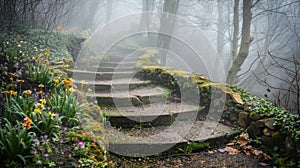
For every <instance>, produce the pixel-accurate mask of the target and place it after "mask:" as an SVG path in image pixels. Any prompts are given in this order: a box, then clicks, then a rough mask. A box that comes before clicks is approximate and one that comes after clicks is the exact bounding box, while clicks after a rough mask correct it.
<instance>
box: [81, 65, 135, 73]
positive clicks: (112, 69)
mask: <svg viewBox="0 0 300 168" xmlns="http://www.w3.org/2000/svg"><path fill="white" fill-rule="evenodd" d="M85 69H86V70H87V71H95V70H97V72H128V71H134V70H135V69H134V68H133V67H102V66H101V67H100V66H99V67H98V66H91V67H86V68H85Z"/></svg>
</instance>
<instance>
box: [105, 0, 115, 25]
mask: <svg viewBox="0 0 300 168" xmlns="http://www.w3.org/2000/svg"><path fill="white" fill-rule="evenodd" d="M112 3H113V0H107V6H106V19H105V23H108V22H109V21H110V20H111V12H112Z"/></svg>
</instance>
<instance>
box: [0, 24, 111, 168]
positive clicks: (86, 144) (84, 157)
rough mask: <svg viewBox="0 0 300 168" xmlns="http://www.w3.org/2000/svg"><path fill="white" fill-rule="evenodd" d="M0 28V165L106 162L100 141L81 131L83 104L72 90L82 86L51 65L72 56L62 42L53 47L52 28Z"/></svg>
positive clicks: (67, 164) (86, 164)
mask: <svg viewBox="0 0 300 168" xmlns="http://www.w3.org/2000/svg"><path fill="white" fill-rule="evenodd" d="M2 31H3V33H2V34H1V38H0V39H1V43H0V60H1V65H0V73H1V77H0V81H1V86H0V89H1V94H0V125H1V127H0V167H21V166H24V167H35V166H36V167H44V166H48V167H55V166H75V167H78V166H80V167H93V166H94V167H105V166H109V165H110V163H109V162H108V155H107V154H106V150H105V148H104V146H100V145H99V144H98V143H96V140H95V139H92V138H90V137H91V136H90V135H89V133H86V132H84V131H83V129H82V127H81V125H80V121H79V119H78V115H77V114H78V113H80V112H81V111H80V110H81V109H82V108H84V107H85V106H86V104H85V103H84V102H82V101H79V100H78V99H76V96H75V92H87V90H82V89H81V88H76V87H75V86H73V82H74V80H73V79H72V78H68V77H67V75H66V73H65V72H64V71H63V70H64V69H63V68H67V67H68V65H66V64H63V66H62V68H61V69H59V70H58V69H55V68H53V67H54V65H56V62H57V61H61V60H64V59H66V58H67V59H69V58H70V57H71V56H70V55H71V54H70V53H69V54H66V56H65V58H63V56H64V53H68V50H67V48H66V47H65V48H63V47H61V46H58V47H55V45H56V44H55V43H53V39H55V38H53V37H51V36H49V35H52V36H56V35H57V33H53V34H54V35H53V34H51V33H50V32H48V35H45V34H41V33H40V32H41V31H38V33H35V34H34V33H32V32H29V33H28V32H26V31H25V32H23V33H20V32H17V33H16V32H13V33H11V34H10V35H9V33H8V31H5V29H2ZM64 36H67V35H64ZM48 37H49V39H47V38H48ZM51 38H52V39H51ZM60 38H63V37H60ZM43 40H44V42H43ZM54 41H55V40H54ZM46 46H48V47H46ZM51 47H52V48H51ZM52 51H53V52H52ZM58 53H60V54H58ZM58 55H59V57H57V56H58ZM56 58H60V59H59V60H56Z"/></svg>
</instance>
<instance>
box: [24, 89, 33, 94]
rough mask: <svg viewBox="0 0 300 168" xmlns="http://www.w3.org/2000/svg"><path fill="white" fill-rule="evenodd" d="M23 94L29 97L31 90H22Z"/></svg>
mask: <svg viewBox="0 0 300 168" xmlns="http://www.w3.org/2000/svg"><path fill="white" fill-rule="evenodd" d="M23 93H24V94H26V95H30V94H31V93H32V91H31V90H24V91H23Z"/></svg>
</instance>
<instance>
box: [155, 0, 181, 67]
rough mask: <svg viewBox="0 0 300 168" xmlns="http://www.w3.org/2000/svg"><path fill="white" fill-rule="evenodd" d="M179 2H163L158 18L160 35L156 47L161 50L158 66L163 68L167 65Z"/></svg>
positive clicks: (175, 0)
mask: <svg viewBox="0 0 300 168" xmlns="http://www.w3.org/2000/svg"><path fill="white" fill-rule="evenodd" d="M178 4H179V0H172V1H170V0H165V1H164V5H163V12H164V13H163V14H162V16H161V18H160V31H159V32H160V33H161V34H159V36H158V41H157V47H158V48H161V49H163V50H161V52H160V64H161V65H162V66H165V65H166V63H167V54H168V50H169V45H170V42H171V39H172V36H171V35H172V34H173V28H174V24H175V15H176V13H177V10H178Z"/></svg>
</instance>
